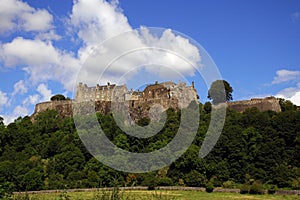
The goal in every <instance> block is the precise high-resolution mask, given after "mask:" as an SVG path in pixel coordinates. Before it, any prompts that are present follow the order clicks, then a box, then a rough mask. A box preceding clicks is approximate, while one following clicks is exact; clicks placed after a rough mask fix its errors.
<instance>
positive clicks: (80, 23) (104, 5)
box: [70, 0, 132, 45]
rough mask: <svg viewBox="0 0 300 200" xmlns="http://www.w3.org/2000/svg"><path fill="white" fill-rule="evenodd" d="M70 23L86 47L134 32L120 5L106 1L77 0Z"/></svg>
mask: <svg viewBox="0 0 300 200" xmlns="http://www.w3.org/2000/svg"><path fill="white" fill-rule="evenodd" d="M70 21H71V24H72V25H73V28H75V29H76V31H77V34H78V36H79V38H80V39H82V40H83V41H84V43H85V44H86V45H95V44H98V43H99V42H102V41H104V40H106V39H108V38H110V37H113V36H115V35H118V34H120V33H122V32H124V31H131V30H132V28H131V26H130V25H129V23H128V20H127V17H126V16H125V15H124V14H123V13H122V12H121V11H120V10H119V9H118V4H117V3H109V2H107V1H104V0H75V1H74V5H73V9H72V14H71V15H70Z"/></svg>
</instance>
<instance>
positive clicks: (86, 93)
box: [75, 81, 199, 109]
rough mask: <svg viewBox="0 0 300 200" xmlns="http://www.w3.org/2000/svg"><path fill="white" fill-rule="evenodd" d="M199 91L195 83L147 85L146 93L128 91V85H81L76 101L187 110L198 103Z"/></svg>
mask: <svg viewBox="0 0 300 200" xmlns="http://www.w3.org/2000/svg"><path fill="white" fill-rule="evenodd" d="M198 99H199V97H198V95H197V91H196V89H195V88H194V83H192V85H191V86H187V85H186V83H184V82H181V83H178V84H176V83H174V82H172V81H169V82H163V83H158V82H155V84H151V85H147V86H146V88H145V89H144V91H133V90H128V89H127V86H126V85H120V86H117V85H115V84H110V83H107V85H101V86H100V85H98V84H97V85H96V86H95V87H88V86H87V85H86V84H83V83H80V84H79V85H78V87H77V90H76V95H75V101H76V102H85V101H95V102H111V101H114V102H130V103H131V105H132V107H135V105H142V104H147V103H148V104H153V103H158V104H161V105H162V106H163V107H164V108H169V107H174V108H175V107H178V108H180V109H181V108H185V107H187V106H188V105H189V104H190V102H192V101H196V102H198Z"/></svg>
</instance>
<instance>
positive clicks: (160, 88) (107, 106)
mask: <svg viewBox="0 0 300 200" xmlns="http://www.w3.org/2000/svg"><path fill="white" fill-rule="evenodd" d="M192 101H195V102H197V103H199V96H198V95H197V91H196V89H195V88H194V83H192V85H190V86H187V85H186V83H184V82H180V83H178V84H176V83H174V82H172V81H169V82H163V83H158V82H155V83H154V84H150V85H147V86H146V87H145V89H144V90H143V91H133V90H128V89H127V86H126V85H116V84H110V83H107V85H98V84H97V85H96V86H94V87H88V86H87V85H86V84H83V83H80V84H79V85H78V86H77V90H76V95H75V99H74V100H64V101H49V102H43V103H39V104H37V105H36V106H35V112H34V113H33V115H32V116H31V117H32V119H34V117H35V116H36V115H37V114H38V113H39V112H43V111H46V110H47V109H54V110H57V111H58V113H59V114H60V115H62V116H72V114H73V110H72V105H74V103H75V104H76V103H82V102H83V103H84V102H88V103H89V102H94V103H95V111H96V112H101V113H103V114H107V113H110V112H111V111H112V110H111V108H112V104H113V102H117V104H118V103H120V106H121V107H119V108H117V109H119V110H121V109H124V107H122V106H124V105H126V106H125V107H127V108H128V112H129V113H130V116H131V118H132V119H134V120H137V119H141V118H143V117H149V113H150V108H151V107H152V108H153V107H155V106H156V108H157V109H158V110H159V112H161V111H162V110H166V109H168V108H173V109H175V110H180V109H182V108H186V107H187V106H188V105H189V104H190V103H191V102H192ZM227 106H228V108H229V109H232V110H235V111H237V112H244V111H245V110H246V109H247V108H252V107H256V108H258V110H259V111H267V110H273V111H276V112H280V111H281V107H280V104H279V100H278V99H276V98H275V97H266V98H255V99H251V100H244V101H235V102H228V103H227Z"/></svg>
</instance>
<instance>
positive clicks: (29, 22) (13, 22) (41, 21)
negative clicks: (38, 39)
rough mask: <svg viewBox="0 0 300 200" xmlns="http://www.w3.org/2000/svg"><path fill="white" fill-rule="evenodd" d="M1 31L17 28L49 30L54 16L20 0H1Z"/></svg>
mask: <svg viewBox="0 0 300 200" xmlns="http://www.w3.org/2000/svg"><path fill="white" fill-rule="evenodd" d="M0 5H1V7H0V33H5V32H10V31H13V30H15V29H20V30H25V31H47V30H49V29H50V28H52V22H53V17H52V15H51V14H50V13H49V12H48V11H47V10H44V9H41V10H40V9H35V8H33V7H31V6H29V5H28V4H27V3H24V2H22V1H19V0H0Z"/></svg>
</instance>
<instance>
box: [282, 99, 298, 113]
mask: <svg viewBox="0 0 300 200" xmlns="http://www.w3.org/2000/svg"><path fill="white" fill-rule="evenodd" d="M279 104H280V107H281V111H282V112H284V111H288V110H290V111H295V110H297V106H296V105H294V104H293V103H292V102H291V101H290V100H285V99H282V98H279Z"/></svg>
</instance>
